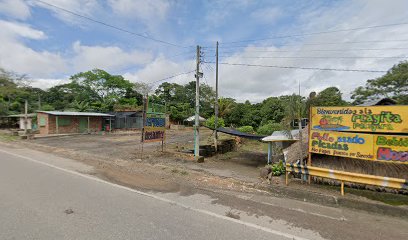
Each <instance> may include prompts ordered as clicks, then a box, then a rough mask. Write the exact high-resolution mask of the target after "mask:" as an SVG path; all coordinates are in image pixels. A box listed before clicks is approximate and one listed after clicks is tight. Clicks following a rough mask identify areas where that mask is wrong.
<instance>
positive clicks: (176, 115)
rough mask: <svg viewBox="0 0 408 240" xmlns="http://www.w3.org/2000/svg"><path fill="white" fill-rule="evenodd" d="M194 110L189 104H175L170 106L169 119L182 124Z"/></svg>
mask: <svg viewBox="0 0 408 240" xmlns="http://www.w3.org/2000/svg"><path fill="white" fill-rule="evenodd" d="M193 112H194V109H193V108H192V107H191V106H190V104H189V103H176V104H174V105H172V106H170V118H171V119H172V120H174V121H178V122H182V121H183V120H184V119H186V118H188V117H190V116H191V115H192V114H193Z"/></svg>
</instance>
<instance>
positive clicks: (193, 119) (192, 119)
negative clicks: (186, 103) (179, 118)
mask: <svg viewBox="0 0 408 240" xmlns="http://www.w3.org/2000/svg"><path fill="white" fill-rule="evenodd" d="M198 119H199V121H200V122H205V121H206V119H205V118H203V117H201V116H199V118H198ZM184 121H186V122H194V121H195V116H191V117H189V118H186V119H185V120H184Z"/></svg>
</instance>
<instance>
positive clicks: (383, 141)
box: [374, 135, 408, 163]
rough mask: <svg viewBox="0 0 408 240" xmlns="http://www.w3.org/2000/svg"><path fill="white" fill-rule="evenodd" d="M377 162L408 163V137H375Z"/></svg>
mask: <svg viewBox="0 0 408 240" xmlns="http://www.w3.org/2000/svg"><path fill="white" fill-rule="evenodd" d="M374 153H375V155H376V159H377V160H381V161H391V162H401V163H408V136H396V135H374Z"/></svg>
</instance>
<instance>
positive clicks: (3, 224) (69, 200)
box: [0, 144, 408, 240]
mask: <svg viewBox="0 0 408 240" xmlns="http://www.w3.org/2000/svg"><path fill="white" fill-rule="evenodd" d="M93 173H95V170H94V169H93V168H92V167H90V166H88V165H85V164H82V163H80V162H77V161H74V160H70V159H67V158H61V157H58V156H55V155H52V154H48V153H43V152H39V151H34V150H30V149H26V148H24V147H16V145H10V146H5V145H3V144H0V239H1V240H3V239H7V240H8V239H18V240H19V239H45V240H47V239H52V240H54V239H98V240H99V239H158V240H160V239H189V240H190V239H205V240H210V239H234V240H235V239H238V240H239V239H268V240H272V239H339V240H340V239H342V240H344V239H350V240H356V239H370V240H372V239H408V231H406V229H408V222H407V221H406V220H403V219H399V218H391V217H387V216H381V215H378V214H370V213H367V212H361V211H354V210H350V209H343V208H332V207H324V206H321V205H318V204H312V203H308V202H302V201H296V200H291V199H284V198H274V197H272V196H266V195H260V194H258V195H257V194H249V195H248V194H247V195H246V194H245V193H239V194H238V193H236V192H232V193H231V197H228V196H227V195H225V194H227V193H226V192H223V193H215V192H212V193H205V192H199V193H195V194H190V195H180V193H157V192H156V193H145V192H139V191H136V190H133V189H129V188H126V187H123V186H119V185H115V184H112V183H110V182H106V181H103V180H101V179H99V178H96V177H95V176H93V175H92V174H93ZM237 199H241V200H239V201H237ZM246 199H250V201H246ZM237 204H240V205H237ZM261 205H262V206H261ZM229 212H232V213H233V214H232V216H234V215H235V216H237V214H238V216H239V217H236V218H237V219H236V218H231V217H228V216H226V215H228V214H226V213H229ZM266 212H268V213H269V214H266ZM271 213H272V214H271ZM230 216H231V215H230ZM268 216H269V217H268Z"/></svg>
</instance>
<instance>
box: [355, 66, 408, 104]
mask: <svg viewBox="0 0 408 240" xmlns="http://www.w3.org/2000/svg"><path fill="white" fill-rule="evenodd" d="M384 97H387V98H392V99H394V100H396V101H397V102H398V103H399V104H408V61H403V62H400V63H399V64H397V65H394V66H393V67H392V68H391V69H390V70H388V72H387V73H386V74H385V75H383V76H381V77H379V78H375V79H370V80H367V83H366V85H365V86H364V87H362V86H360V87H358V88H356V89H355V90H354V91H353V92H352V95H351V99H354V102H353V103H354V104H361V103H363V102H364V101H366V100H372V99H378V98H384Z"/></svg>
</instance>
